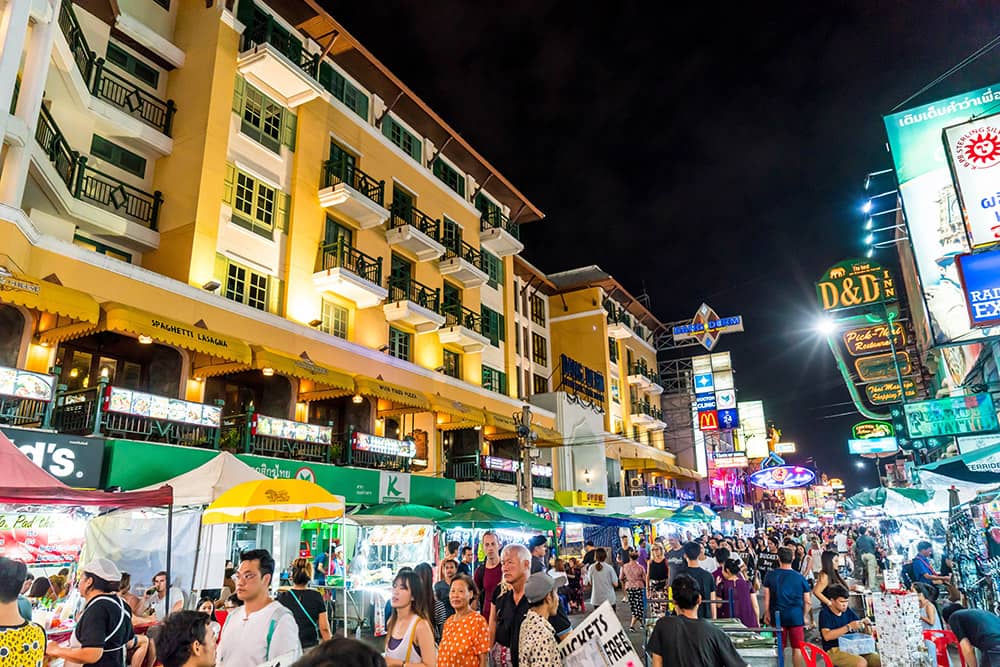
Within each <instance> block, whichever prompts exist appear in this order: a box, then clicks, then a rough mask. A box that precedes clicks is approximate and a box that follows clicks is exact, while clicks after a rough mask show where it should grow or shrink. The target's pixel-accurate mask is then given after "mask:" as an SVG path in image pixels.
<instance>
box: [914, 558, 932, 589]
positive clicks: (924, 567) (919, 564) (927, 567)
mask: <svg viewBox="0 0 1000 667" xmlns="http://www.w3.org/2000/svg"><path fill="white" fill-rule="evenodd" d="M925 574H934V567H933V566H932V565H931V564H930V563H929V562H928V561H927V559H926V558H924V557H923V556H917V557H916V558H914V559H913V580H914V581H919V582H922V583H925V584H930V585H932V586H936V585H937V584H936V583H935V582H934V581H932V580H930V579H928V578H926V577H925V576H924V575H925Z"/></svg>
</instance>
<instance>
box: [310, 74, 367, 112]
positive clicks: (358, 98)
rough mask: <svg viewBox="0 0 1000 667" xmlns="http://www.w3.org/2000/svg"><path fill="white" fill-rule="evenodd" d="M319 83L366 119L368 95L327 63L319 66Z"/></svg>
mask: <svg viewBox="0 0 1000 667" xmlns="http://www.w3.org/2000/svg"><path fill="white" fill-rule="evenodd" d="M319 85H321V86H323V87H324V88H326V89H327V90H328V91H330V94H331V95H333V96H334V97H336V98H337V99H338V100H340V101H341V102H343V103H344V104H346V105H347V107H348V108H349V109H350V110H351V111H353V112H354V113H356V114H358V115H359V116H361V117H362V118H364V119H365V120H366V121H367V120H368V96H367V95H365V94H364V93H363V92H361V91H360V90H358V89H357V88H355V87H354V86H353V85H351V82H350V81H348V80H347V79H345V78H344V76H343V75H342V74H341V73H340V72H338V71H337V70H335V69H333V67H331V66H330V65H329V64H328V63H323V64H321V65H320V66H319Z"/></svg>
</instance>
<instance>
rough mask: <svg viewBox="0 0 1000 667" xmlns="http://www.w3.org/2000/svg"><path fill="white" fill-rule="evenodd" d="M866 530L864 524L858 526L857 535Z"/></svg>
mask: <svg viewBox="0 0 1000 667" xmlns="http://www.w3.org/2000/svg"><path fill="white" fill-rule="evenodd" d="M867 532H868V529H867V528H865V527H864V526H858V535H864V534H865V533H867Z"/></svg>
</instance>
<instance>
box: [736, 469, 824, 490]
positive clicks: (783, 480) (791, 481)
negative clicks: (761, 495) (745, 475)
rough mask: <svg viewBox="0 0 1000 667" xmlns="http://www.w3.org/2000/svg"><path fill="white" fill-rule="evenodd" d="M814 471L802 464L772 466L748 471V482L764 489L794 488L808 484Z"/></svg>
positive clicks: (814, 477) (813, 477) (812, 478)
mask: <svg viewBox="0 0 1000 667" xmlns="http://www.w3.org/2000/svg"><path fill="white" fill-rule="evenodd" d="M815 479H816V473H815V472H813V471H812V470H810V469H809V468H803V467H802V466H774V467H772V468H761V469H760V470H758V471H757V472H752V473H750V483H751V484H753V485H754V486H759V487H761V488H764V489H794V488H797V487H800V486H809V485H810V484H812V483H813V480H815Z"/></svg>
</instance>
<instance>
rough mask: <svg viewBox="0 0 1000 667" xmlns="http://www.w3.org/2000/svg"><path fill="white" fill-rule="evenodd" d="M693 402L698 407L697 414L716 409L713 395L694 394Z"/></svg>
mask: <svg viewBox="0 0 1000 667" xmlns="http://www.w3.org/2000/svg"><path fill="white" fill-rule="evenodd" d="M694 402H695V405H697V406H698V412H708V411H709V410H715V408H716V404H715V394H695V395H694Z"/></svg>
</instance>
